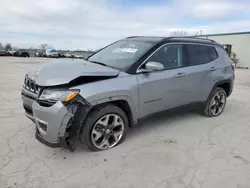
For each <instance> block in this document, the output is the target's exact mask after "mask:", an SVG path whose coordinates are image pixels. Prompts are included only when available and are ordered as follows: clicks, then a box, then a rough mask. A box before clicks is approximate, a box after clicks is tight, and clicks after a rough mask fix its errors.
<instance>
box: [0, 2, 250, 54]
mask: <svg viewBox="0 0 250 188" xmlns="http://www.w3.org/2000/svg"><path fill="white" fill-rule="evenodd" d="M176 30H183V31H187V33H188V34H189V35H195V34H196V33H197V32H201V30H202V34H212V33H228V32H242V31H250V0H0V43H2V44H5V43H7V42H10V43H11V44H12V45H13V46H17V47H20V48H27V47H33V48H36V47H37V46H39V45H40V44H42V43H47V44H49V45H50V46H52V47H54V48H56V49H70V50H76V49H81V50H88V49H98V48H101V47H104V46H106V45H107V44H109V43H111V42H113V41H116V40H119V39H121V38H124V37H127V36H138V35H149V36H170V35H171V33H173V32H174V31H176Z"/></svg>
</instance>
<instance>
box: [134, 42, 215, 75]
mask: <svg viewBox="0 0 250 188" xmlns="http://www.w3.org/2000/svg"><path fill="white" fill-rule="evenodd" d="M173 44H195V45H203V46H212V47H214V48H215V46H214V45H210V44H201V43H195V42H171V43H166V44H163V45H161V46H160V47H159V48H157V49H156V50H155V51H154V52H152V53H151V54H150V55H149V56H148V57H147V59H145V60H144V61H143V62H142V63H141V64H140V65H139V66H138V68H137V69H136V73H141V72H144V70H143V69H141V70H140V68H141V67H142V66H143V65H144V64H145V63H146V62H147V61H148V59H149V58H150V57H151V56H153V55H154V54H155V53H156V52H157V51H158V50H159V49H161V48H162V47H164V46H167V45H173ZM215 50H216V48H215ZM216 52H217V51H216ZM217 54H218V52H217ZM218 57H219V54H218ZM178 68H181V67H178ZM166 70H167V69H166ZM149 72H151V71H149Z"/></svg>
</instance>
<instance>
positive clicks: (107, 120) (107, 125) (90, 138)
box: [80, 105, 128, 151]
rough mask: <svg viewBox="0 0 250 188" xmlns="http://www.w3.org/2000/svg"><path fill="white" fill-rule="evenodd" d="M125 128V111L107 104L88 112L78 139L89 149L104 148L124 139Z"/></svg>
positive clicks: (115, 144) (113, 145)
mask: <svg viewBox="0 0 250 188" xmlns="http://www.w3.org/2000/svg"><path fill="white" fill-rule="evenodd" d="M127 128H128V118H127V116H126V114H125V112H124V111H123V110H121V109H120V108H118V107H117V106H115V105H107V106H103V107H100V108H97V109H96V110H94V111H93V112H91V113H90V114H89V116H88V117H87V119H86V121H85V124H84V125H83V128H82V131H81V133H80V139H81V141H82V142H83V143H84V144H85V145H86V147H87V148H88V149H90V150H93V151H99V150H106V149H110V148H113V147H115V146H117V145H118V144H120V143H121V142H122V141H123V140H124V138H125V136H126V133H127Z"/></svg>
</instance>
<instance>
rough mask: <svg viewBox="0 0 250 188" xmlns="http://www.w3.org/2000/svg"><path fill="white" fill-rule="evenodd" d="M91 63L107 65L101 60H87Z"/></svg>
mask: <svg viewBox="0 0 250 188" xmlns="http://www.w3.org/2000/svg"><path fill="white" fill-rule="evenodd" d="M89 62H91V63H95V64H99V65H102V66H105V67H106V66H107V65H106V64H105V63H102V62H98V61H89Z"/></svg>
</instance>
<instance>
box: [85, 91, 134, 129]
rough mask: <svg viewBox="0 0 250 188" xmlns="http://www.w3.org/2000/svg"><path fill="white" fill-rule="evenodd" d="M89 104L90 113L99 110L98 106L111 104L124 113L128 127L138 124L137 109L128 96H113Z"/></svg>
mask: <svg viewBox="0 0 250 188" xmlns="http://www.w3.org/2000/svg"><path fill="white" fill-rule="evenodd" d="M90 104H91V105H92V108H91V111H93V110H95V109H96V108H99V107H100V106H105V105H109V104H113V105H115V106H117V107H119V108H120V109H122V110H123V111H124V112H125V113H126V115H127V117H128V120H129V127H132V126H133V125H134V124H137V123H138V111H137V108H136V106H135V104H134V102H133V101H132V99H131V98H130V97H128V96H113V97H108V98H103V99H99V100H96V101H93V102H91V103H90ZM89 113H90V112H89Z"/></svg>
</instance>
